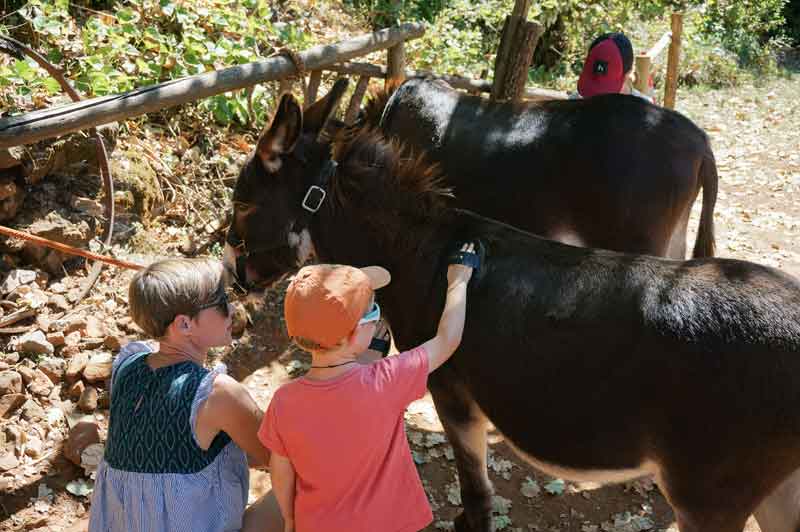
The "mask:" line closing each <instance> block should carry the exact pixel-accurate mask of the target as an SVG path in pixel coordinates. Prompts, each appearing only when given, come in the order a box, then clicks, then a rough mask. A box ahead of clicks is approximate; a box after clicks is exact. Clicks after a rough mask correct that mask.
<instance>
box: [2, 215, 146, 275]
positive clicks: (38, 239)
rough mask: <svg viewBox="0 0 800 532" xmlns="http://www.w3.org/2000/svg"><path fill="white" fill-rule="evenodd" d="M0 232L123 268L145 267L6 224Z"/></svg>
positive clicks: (139, 268)
mask: <svg viewBox="0 0 800 532" xmlns="http://www.w3.org/2000/svg"><path fill="white" fill-rule="evenodd" d="M0 234H3V235H6V236H10V237H12V238H19V239H21V240H28V241H29V242H33V243H34V244H39V245H40V246H45V247H48V248H53V249H55V250H58V251H61V252H63V253H68V254H70V255H78V256H81V257H84V258H87V259H91V260H99V261H101V262H105V263H107V264H111V265H114V266H119V267H121V268H128V269H130V270H141V269H142V268H144V266H142V265H141V264H134V263H133V262H127V261H124V260H119V259H115V258H113V257H107V256H105V255H98V254H97V253H92V252H91V251H85V250H83V249H79V248H75V247H72V246H68V245H67V244H62V243H60V242H53V241H52V240H48V239H46V238H42V237H40V236H35V235H29V234H28V233H23V232H22V231H17V230H16V229H11V228H10V227H6V226H4V225H0Z"/></svg>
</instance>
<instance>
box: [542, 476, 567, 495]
mask: <svg viewBox="0 0 800 532" xmlns="http://www.w3.org/2000/svg"><path fill="white" fill-rule="evenodd" d="M544 491H546V492H547V493H549V494H550V495H561V494H562V493H564V481H563V480H561V479H560V478H557V479H555V480H553V481H550V482H548V483H547V484H545V485H544Z"/></svg>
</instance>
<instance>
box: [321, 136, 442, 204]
mask: <svg viewBox="0 0 800 532" xmlns="http://www.w3.org/2000/svg"><path fill="white" fill-rule="evenodd" d="M332 151H333V158H334V160H336V161H337V162H338V163H339V171H338V172H337V177H336V178H335V179H334V180H333V183H332V187H331V188H332V190H331V192H332V196H333V197H334V199H335V201H336V202H337V203H338V204H340V205H342V206H345V205H348V204H349V203H351V202H354V201H358V202H359V203H369V202H374V203H376V205H373V207H374V208H376V209H381V210H384V211H386V210H391V211H395V212H402V213H403V214H413V215H414V216H415V217H420V216H421V217H424V218H430V217H432V216H439V215H441V214H442V213H443V211H444V210H445V209H446V208H447V207H448V203H449V201H448V200H449V199H451V198H452V197H453V192H452V189H451V188H448V187H445V186H444V176H443V175H442V173H441V170H440V168H439V165H438V164H435V163H431V162H430V161H429V160H428V159H427V158H426V157H425V155H424V154H415V153H413V152H412V150H411V149H409V148H408V147H406V146H405V145H404V144H402V143H400V142H399V141H396V140H388V139H386V138H385V137H384V136H383V134H382V133H381V132H380V131H379V130H377V129H374V128H372V127H369V126H366V125H364V126H353V127H350V128H345V129H343V130H341V131H339V132H338V133H337V134H336V135H335V136H334V137H333V139H332ZM345 175H346V176H347V178H346V179H343V178H342V176H345ZM378 191H380V193H377V192H378Z"/></svg>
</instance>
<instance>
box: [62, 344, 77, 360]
mask: <svg viewBox="0 0 800 532" xmlns="http://www.w3.org/2000/svg"><path fill="white" fill-rule="evenodd" d="M80 353H81V348H80V346H77V345H68V346H66V347H64V348H63V349H62V350H61V356H63V357H64V358H72V357H74V356H76V355H78V354H80Z"/></svg>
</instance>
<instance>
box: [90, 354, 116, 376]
mask: <svg viewBox="0 0 800 532" xmlns="http://www.w3.org/2000/svg"><path fill="white" fill-rule="evenodd" d="M111 360H112V357H111V353H98V354H96V355H94V356H92V357H91V358H90V359H89V363H88V364H87V365H86V368H85V369H84V370H83V377H84V378H85V379H86V380H87V381H88V382H91V383H94V382H98V381H104V380H106V379H107V378H109V377H111Z"/></svg>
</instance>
